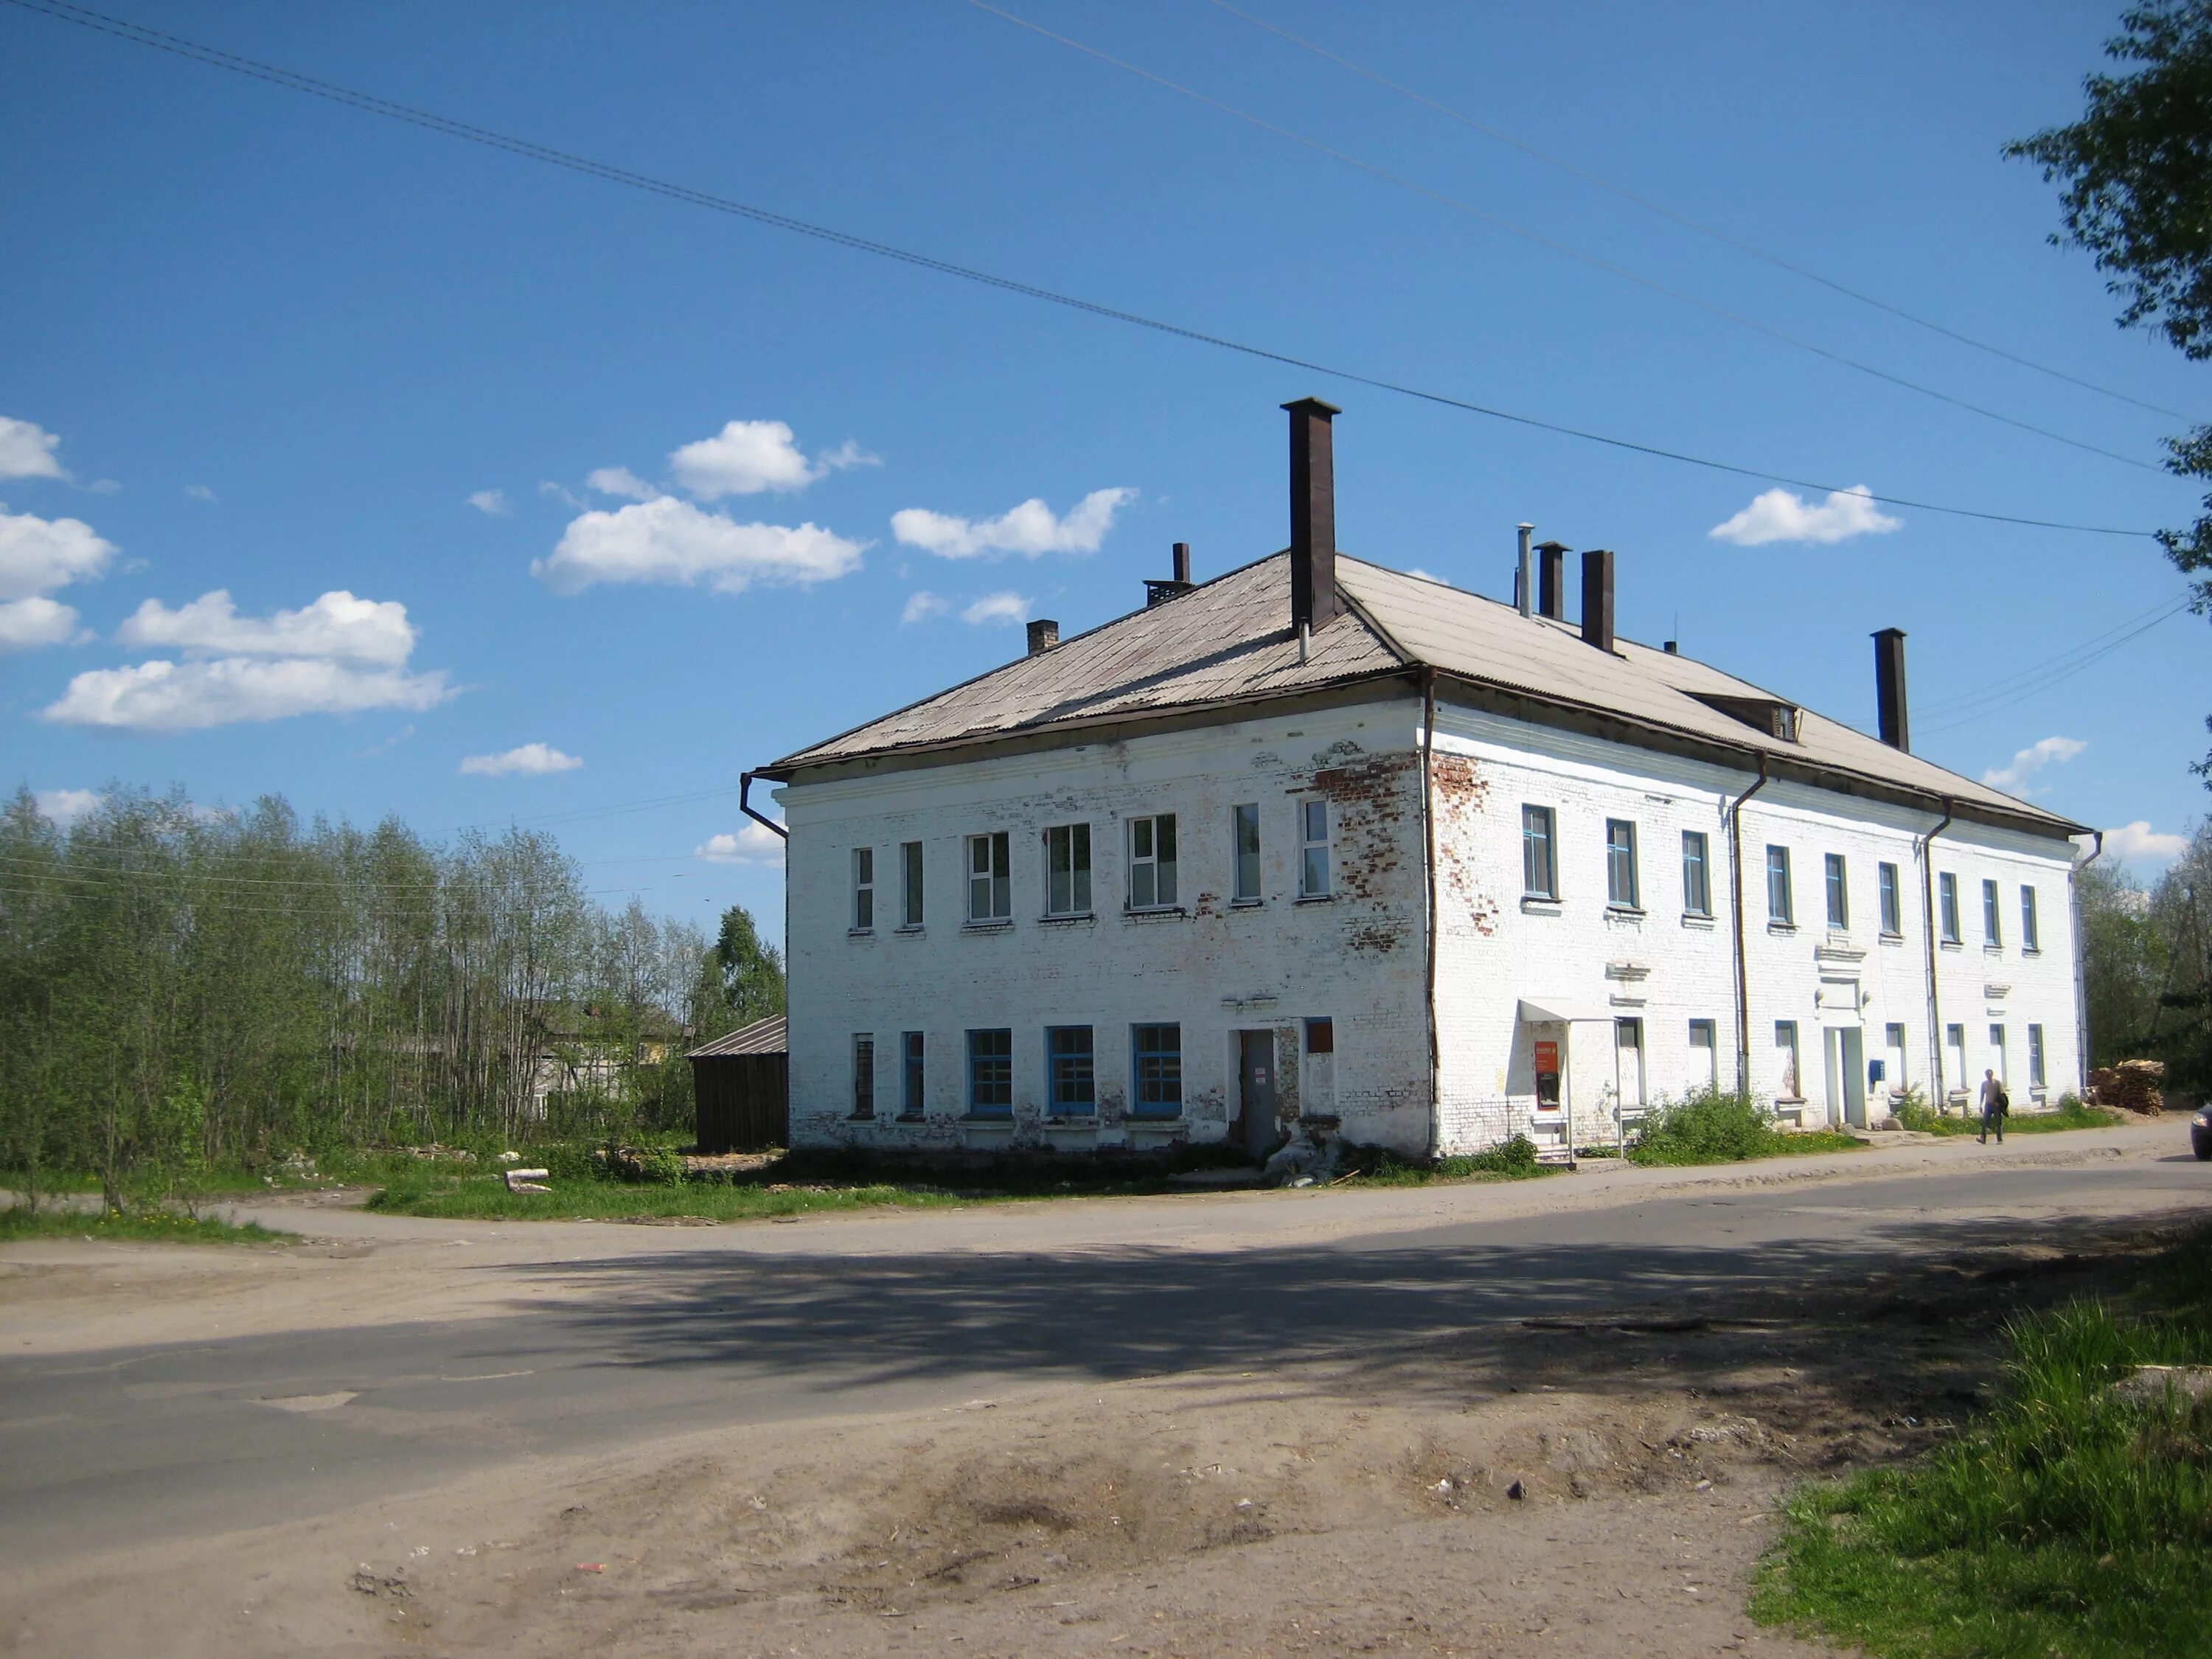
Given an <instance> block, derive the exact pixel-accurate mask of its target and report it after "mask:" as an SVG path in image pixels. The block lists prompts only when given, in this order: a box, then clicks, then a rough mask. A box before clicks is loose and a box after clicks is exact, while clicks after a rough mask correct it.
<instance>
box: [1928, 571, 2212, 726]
mask: <svg viewBox="0 0 2212 1659" xmlns="http://www.w3.org/2000/svg"><path fill="white" fill-rule="evenodd" d="M2190 598H2191V596H2190V595H2188V594H2186V593H2181V594H2173V595H2169V596H2168V597H2166V599H2160V601H2159V602H2158V603H2157V604H2156V605H2152V606H2151V607H2150V608H2149V609H2148V610H2145V611H2137V612H2136V614H2135V615H2134V616H2132V617H2125V618H2124V619H2123V620H2121V621H2119V622H2116V623H2113V624H2112V626H2111V627H2110V628H2107V629H2105V630H2104V632H2102V633H2100V634H2093V635H2090V636H2089V637H2088V638H2087V639H2086V640H2082V641H2079V642H2077V643H2075V644H2074V645H2070V646H2069V647H2066V649H2065V650H2063V651H2061V652H2059V653H2057V654H2056V655H2053V656H2050V657H2046V658H2045V659H2043V660H2042V661H2041V662H2039V663H2034V664H2032V665H2029V666H2028V667H2027V668H2023V669H2021V671H2019V672H2018V673H2016V674H2008V675H2007V676H2006V677H2005V678H2002V679H2001V680H1991V681H1990V682H1989V683H1988V684H1984V685H1980V686H1978V687H1976V688H1975V689H1974V690H1972V691H1966V692H1961V693H1960V694H1959V695H1957V696H1950V697H1939V698H1937V699H1936V700H1935V701H1934V702H1930V703H1929V704H1927V705H1926V706H1925V707H1924V708H1923V709H1922V710H1921V712H1922V713H1923V714H1948V713H1949V712H1950V711H1951V710H1952V709H1953V708H1960V707H1963V706H1965V705H1966V704H1967V703H1970V702H1979V701H1980V700H1981V699H1982V698H1983V697H1984V696H1989V695H1990V693H1991V692H2001V691H2006V690H2010V689H2011V688H2012V687H2014V686H2015V685H2017V684H2021V682H2023V681H2026V680H2031V679H2033V678H2036V677H2037V676H2038V675H2039V674H2042V673H2044V672H2045V671H2046V670H2048V669H2050V668H2051V666H2052V665H2055V664H2057V663H2062V662H2069V661H2071V660H2072V659H2073V658H2074V657H2075V654H2076V653H2080V652H2083V651H2088V650H2093V649H2094V648H2095V647H2098V646H2099V645H2101V644H2102V643H2103V642H2104V641H2106V640H2109V639H2111V638H2112V635H2115V634H2118V633H2121V632H2123V631H2124V630H2125V629H2131V628H2133V627H2135V626H2136V624H2137V623H2146V622H2159V621H2163V620H2164V619H2165V618H2166V617H2168V616H2171V615H2172V614H2174V612H2176V611H2180V610H2185V609H2187V607H2188V605H2189V603H2190Z"/></svg>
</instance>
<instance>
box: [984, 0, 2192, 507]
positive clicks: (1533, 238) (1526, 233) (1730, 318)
mask: <svg viewBox="0 0 2212 1659" xmlns="http://www.w3.org/2000/svg"><path fill="white" fill-rule="evenodd" d="M968 3H969V5H971V6H973V7H974V8H975V9H976V10H978V11H982V12H988V13H989V14H990V15H992V16H994V17H999V18H1003V19H1005V20H1006V21H1007V22H1009V23H1012V24H1014V25H1015V26H1016V27H1019V28H1024V29H1027V30H1029V31H1030V33H1033V34H1039V35H1042V36H1043V37H1044V38H1045V39H1046V40H1056V41H1058V42H1059V43H1060V45H1061V46H1070V47H1073V49H1074V50H1075V51H1077V52H1082V53H1084V54H1085V56H1087V57H1091V58H1097V60H1098V61H1099V62H1100V63H1102V64H1112V65H1113V66H1114V67H1115V69H1119V70H1127V71H1128V72H1129V73H1130V74H1131V75H1133V76H1138V77H1139V79H1141V80H1146V81H1150V82H1152V83H1153V84H1154V85H1155V86H1160V87H1164V88H1167V89H1168V90H1169V91H1170V92H1173V93H1176V94H1180V95H1182V97H1185V98H1188V99H1191V100H1194V102H1197V103H1200V104H1204V105H1205V106H1206V107H1207V108H1209V109H1215V110H1219V111H1220V112H1222V113H1223V114H1225V115H1231V116H1234V117H1235V118H1237V119H1238V120H1240V121H1244V122H1248V123H1249V124H1250V125H1253V126H1255V127H1257V128H1259V129H1260V130H1261V131H1262V132H1269V133H1273V134H1274V135H1275V136H1276V137H1281V138H1287V139H1289V140H1290V141H1291V143H1296V144H1303V145H1304V146H1305V147H1306V148H1307V149H1310V150H1313V151H1315V152H1316V153H1317V154H1319V155H1326V156H1328V157H1329V158H1331V159H1332V160H1334V161H1341V162H1343V163H1344V164H1345V165H1346V167H1356V168H1357V169H1358V170H1359V171H1360V172H1362V173H1370V174H1372V175H1373V176H1374V177H1376V178H1377V179H1383V181H1384V182H1386V183H1388V184H1393V185H1397V186H1398V187H1399V188H1400V189H1401V190H1408V191H1413V193H1414V194H1415V195H1417V196H1425V197H1427V198H1428V199H1429V200H1430V201H1432V202H1436V203H1438V204H1441V205H1443V206H1444V207H1448V208H1449V209H1451V210H1453V211H1455V212H1457V213H1464V214H1467V215H1468V216H1470V217H1473V218H1476V219H1480V220H1481V221H1482V222H1484V223H1485V224H1490V225H1495V226H1497V227H1498V228H1499V229H1500V230H1504V231H1506V232H1508V233H1510V234H1512V235H1515V236H1518V237H1521V238H1522V239H1523V240H1527V241H1530V242H1534V243H1535V244H1536V245H1537V246H1539V247H1545V248H1549V249H1551V250H1552V251H1553V252H1555V253H1559V254H1563V255H1565V257H1566V258H1570V259H1573V260H1576V261H1577V262H1579V263H1580V264H1586V265H1589V267H1591V268H1592V269H1593V270H1602V271H1606V272H1608V273H1610V274H1611V275H1613V276H1619V277H1620V278H1621V279H1622V280H1623V281H1626V282H1630V283H1635V284H1636V285H1637V286H1638V288H1642V289H1649V290H1650V292H1652V293H1654V294H1660V295H1665V296H1666V297H1667V298H1668V299H1670V300H1675V301H1680V303H1682V304H1683V305H1686V306H1689V307H1692V308H1694V309H1696V310H1699V311H1702V312H1704V313H1705V314H1706V315H1707V316H1710V317H1717V318H1720V319H1722V320H1723V321H1724V322H1730V323H1734V324H1735V325H1738V326H1739V327H1742V328H1747V329H1750V330H1751V331H1753V333H1757V334H1764V335H1765V336H1766V337H1767V338H1769V339H1771V340H1778V341H1780V342H1781V343H1783V344H1784V345H1789V346H1794V347H1796V349H1798V350H1800V351H1806V352H1810V353H1811V354H1812V355H1813V356H1815V357H1824V358H1826V360H1827V361H1828V362H1832V363H1838V364H1840V365H1842V366H1843V367H1844V368H1850V369H1856V370H1857V372H1858V373H1860V374H1869V375H1871V376H1873V377H1874V378H1875V380H1886V381H1887V382H1888V383H1889V384H1890V385H1892V386H1902V387H1904V388H1905V390H1906V391H1907V392H1918V393H1919V394H1920V395H1921V396H1922V397H1923V398H1934V399H1935V400H1936V402H1938V403H1942V404H1950V405H1951V406H1952V407H1953V408H1954V409H1963V410H1966V411H1967V412H1968V413H1969V414H1972V415H1979V416H1982V417H1983V418H1984V419H1985V420H1991V421H1996V422H2000V423H2001V424H2002V425H2005V426H2009V427H2014V428H2017V429H2019V430H2020V431H2022V432H2029V433H2033V434H2034V435H2036V436H2037V437H2039V438H2048V439H2049V440H2050V441H2051V442H2053V443H2059V444H2064V445H2066V446H2067V447H2069V448H2073V449H2079V450H2083V451H2086V452H2087V453H2089V454H2092V455H2101V456H2103V457H2104V458H2105V459H2107V460H2112V461H2118V462H2119V463H2121V465H2124V466H2134V467H2141V468H2142V470H2143V471H2146V472H2163V471H2165V470H2166V469H2165V468H2164V467H2163V466H2161V465H2159V464H2158V463H2157V462H2155V461H2146V460H2144V459H2142V458H2141V457H2139V456H2135V455H2124V454H2122V453H2120V452H2119V451H2118V450H2117V449H2106V448H2105V447H2102V446H2101V445H2099V444H2093V443H2087V442H2085V441H2082V440H2081V439H2079V438H2069V437H2068V436H2067V435H2065V434H2064V433H2063V432H2053V431H2051V428H2048V427H2041V426H2037V425H2036V424H2034V423H2033V422H2030V421H2023V420H2021V419H2019V418H2017V417H2016V416H2011V415H2007V414H2003V413H2002V412H2001V411H1999V410H1994V409H1990V408H1987V407H1985V406H1984V405H1983V404H1977V403H1970V402H1968V401H1967V400H1966V398H1957V397H1954V396H1953V395H1952V394H1951V393H1949V392H1939V391H1937V390H1936V388H1935V387H1934V386H1927V385H1923V383H1922V382H1920V381H1918V380H1906V379H1905V377H1904V376H1903V375H1901V374H1891V373H1890V372H1889V371H1888V370H1887V369H1886V368H1875V366H1874V365H1873V364H1871V363H1868V362H1861V361H1860V360H1859V359H1857V358H1856V357H1850V356H1844V354H1843V353H1842V352H1840V351H1832V350H1831V349H1828V348H1827V347H1826V346H1824V345H1820V344H1817V343H1814V342H1813V341H1811V340H1808V339H1806V338H1804V337H1802V335H1796V334H1791V333H1790V332H1788V331H1785V330H1783V329H1778V328H1775V327H1773V326H1771V325H1768V324H1765V323H1762V322H1760V321H1759V320H1758V319H1755V318H1752V317H1747V316H1745V315H1744V314H1743V313H1741V312H1736V311H1730V310H1729V309H1728V308H1727V307H1724V306H1717V305H1714V304H1713V303H1711V301H1706V300H1701V299H1699V298H1698V296H1697V295H1694V294H1688V293H1685V292H1684V291H1683V290H1682V289H1678V288H1669V287H1668V286H1667V284H1665V283H1660V282H1656V281H1654V280H1653V279H1652V278H1650V277H1649V276H1643V275H1641V274H1639V273H1638V272H1636V271H1633V270H1629V269H1628V268H1627V267H1626V265H1618V264H1613V262H1612V261H1611V260H1610V259H1606V258H1601V257H1599V256H1598V255H1596V254H1595V253H1591V252H1587V251H1585V250H1583V249H1582V248H1578V247H1576V246H1573V245H1572V244H1571V243H1567V242H1562V241H1560V240H1559V239H1558V238H1556V237H1553V236H1547V235H1546V234H1544V233H1543V232H1542V231H1540V230H1533V229H1531V228H1528V226H1526V225H1522V224H1516V222H1514V221H1512V220H1510V219H1507V218H1504V217H1502V216H1499V215H1498V214H1495V213H1492V212H1490V211H1489V210H1486V209H1484V208H1479V207H1476V206H1475V205H1474V204H1473V203H1471V202H1467V201H1462V199H1461V198H1460V197H1456V196H1448V195H1446V194H1445V193H1444V192H1443V191H1440V190H1436V189H1433V188H1431V186H1429V185H1425V184H1422V183H1421V182H1419V180H1418V179H1408V178H1407V177H1406V175H1405V174H1403V173H1393V172H1391V171H1390V170H1389V168H1388V167H1378V166H1376V164H1375V163H1374V162H1372V161H1364V160H1362V159H1361V158H1360V157H1358V156H1357V155H1352V153H1351V152H1350V151H1348V150H1342V149H1337V148H1336V147H1335V146H1334V145H1333V144H1328V143H1323V142H1322V140H1320V139H1318V138H1313V137H1308V136H1307V135H1306V134H1304V133H1302V132H1298V131H1293V130H1292V129H1291V128H1289V127H1285V126H1280V125H1277V124H1276V123H1274V122H1273V121H1270V120H1268V119H1267V118H1266V117H1264V116H1260V115H1255V114H1253V113H1252V112H1250V111H1249V110H1244V109H1239V108H1238V107H1237V106H1236V105H1234V104H1227V103H1224V102H1223V101H1222V100H1220V99H1218V98H1214V97H1212V96H1209V95H1208V94H1206V93H1203V92H1200V91H1199V90H1198V89H1197V88H1194V87H1187V86H1185V85H1184V84H1183V83H1182V82H1180V81H1171V80H1170V79H1169V78H1168V77H1167V76H1164V75H1159V74H1156V73H1155V72H1153V71H1152V70H1148V69H1146V68H1145V67H1144V66H1143V65H1142V64H1133V63H1131V62H1129V61H1128V60H1127V58H1116V57H1115V56H1114V55H1113V54H1112V53H1111V52H1102V51H1100V50H1099V49H1098V48H1097V46H1088V45H1086V44H1085V43H1084V42H1083V41H1080V40H1075V39H1074V38H1073V37H1072V36H1069V35H1065V34H1060V33H1056V32H1055V31H1054V30H1052V29H1048V28H1047V27H1044V25H1043V24H1042V23H1033V22H1031V21H1030V20H1029V19H1028V18H1026V17H1021V16H1018V15H1015V14H1014V13H1012V12H1010V11H1006V10H1004V9H1001V8H1000V7H998V6H994V5H993V4H991V3H990V0H968Z"/></svg>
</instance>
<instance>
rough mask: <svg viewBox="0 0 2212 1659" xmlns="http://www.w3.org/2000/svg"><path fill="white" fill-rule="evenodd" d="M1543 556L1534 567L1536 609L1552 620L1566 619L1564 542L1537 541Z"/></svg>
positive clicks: (1565, 556) (1562, 620)
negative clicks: (1535, 576) (1535, 573)
mask: <svg viewBox="0 0 2212 1659" xmlns="http://www.w3.org/2000/svg"><path fill="white" fill-rule="evenodd" d="M1536 550H1537V551H1538V552H1539V553H1541V554H1542V555H1543V556H1544V558H1543V562H1542V563H1541V564H1539V565H1538V566H1537V567H1536V569H1537V573H1538V578H1539V579H1538V580H1537V583H1536V609H1537V610H1538V611H1541V613H1542V614H1543V615H1545V616H1547V617H1550V618H1551V619H1552V620H1553V622H1565V621H1566V619H1567V549H1566V544H1565V543H1564V542H1539V543H1537V544H1536Z"/></svg>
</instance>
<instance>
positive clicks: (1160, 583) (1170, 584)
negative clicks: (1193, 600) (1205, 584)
mask: <svg viewBox="0 0 2212 1659" xmlns="http://www.w3.org/2000/svg"><path fill="white" fill-rule="evenodd" d="M1174 558H1175V566H1174V568H1175V574H1174V575H1172V576H1169V577H1167V578H1165V579H1164V580H1163V579H1162V578H1160V577H1158V576H1147V577H1146V578H1145V605H1146V609H1147V610H1149V609H1150V608H1151V607H1152V606H1153V605H1158V603H1159V602H1160V601H1161V600H1163V599H1173V598H1175V597H1176V595H1177V594H1178V593H1188V592H1190V590H1191V588H1192V586H1193V585H1194V584H1193V583H1192V581H1191V580H1190V544H1189V543H1188V542H1177V543H1176V544H1175V548H1174Z"/></svg>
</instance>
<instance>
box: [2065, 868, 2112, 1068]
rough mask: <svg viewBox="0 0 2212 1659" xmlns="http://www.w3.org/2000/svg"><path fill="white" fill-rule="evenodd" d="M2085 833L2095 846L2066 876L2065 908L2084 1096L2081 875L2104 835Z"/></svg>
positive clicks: (2085, 1008) (2084, 966) (2085, 979)
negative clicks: (2070, 937) (2071, 948)
mask: <svg viewBox="0 0 2212 1659" xmlns="http://www.w3.org/2000/svg"><path fill="white" fill-rule="evenodd" d="M2089 833H2090V834H2091V835H2093V836H2095V837H2096V838H2097V844H2096V845H2095V846H2094V847H2093V848H2091V849H2090V852H2089V856H2088V857H2087V858H2086V859H2083V860H2081V862H2080V863H2079V864H2077V865H2075V866H2074V867H2073V868H2072V869H2071V870H2069V872H2067V875H2066V908H2067V910H2068V912H2069V915H2070V917H2071V919H2072V921H2073V924H2074V1027H2075V1040H2076V1041H2077V1042H2079V1043H2080V1045H2081V1046H2080V1047H2079V1048H2076V1049H2075V1054H2074V1062H2075V1066H2078V1067H2079V1068H2080V1070H2081V1076H2080V1077H2079V1078H2077V1079H2075V1086H2076V1087H2077V1088H2078V1089H2079V1090H2081V1091H2082V1092H2084V1093H2086V1092H2087V1090H2088V1086H2089V975H2088V968H2087V963H2086V962H2085V960H2084V957H2083V955H2082V951H2081V872H2083V871H2084V870H2086V869H2087V868H2088V867H2089V866H2091V865H2093V864H2094V863H2095V862H2096V861H2097V860H2099V859H2100V858H2102V857H2104V856H2105V832H2104V831H2103V830H2101V829H2092V830H2091V831H2090V832H2089Z"/></svg>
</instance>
